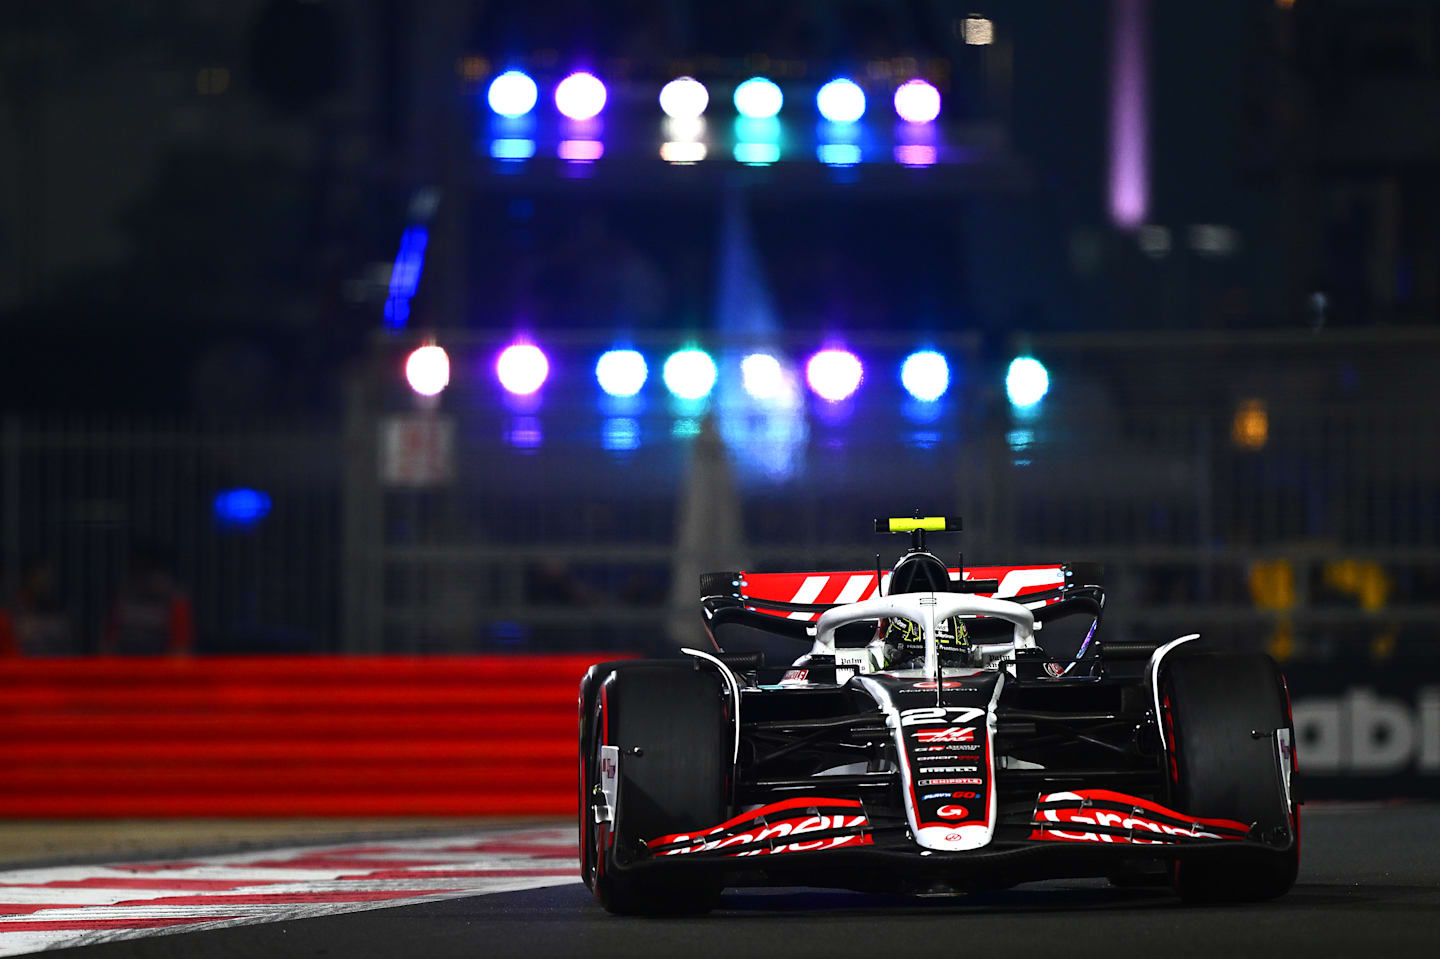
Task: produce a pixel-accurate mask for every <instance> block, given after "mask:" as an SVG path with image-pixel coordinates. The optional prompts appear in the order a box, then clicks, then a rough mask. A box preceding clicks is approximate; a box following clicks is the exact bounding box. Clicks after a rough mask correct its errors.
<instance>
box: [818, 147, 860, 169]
mask: <svg viewBox="0 0 1440 959" xmlns="http://www.w3.org/2000/svg"><path fill="white" fill-rule="evenodd" d="M815 156H816V157H817V158H818V159H819V160H820V162H821V163H823V164H825V165H826V166H855V165H856V164H857V163H859V162H860V148H859V147H858V146H856V145H855V144H853V143H822V144H820V145H819V146H818V147H816V148H815Z"/></svg>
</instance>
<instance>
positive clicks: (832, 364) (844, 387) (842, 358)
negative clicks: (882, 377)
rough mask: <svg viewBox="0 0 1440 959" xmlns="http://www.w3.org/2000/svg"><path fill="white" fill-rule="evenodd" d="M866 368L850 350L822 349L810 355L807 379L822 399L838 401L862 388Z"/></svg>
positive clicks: (806, 372)
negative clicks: (861, 383)
mask: <svg viewBox="0 0 1440 959" xmlns="http://www.w3.org/2000/svg"><path fill="white" fill-rule="evenodd" d="M864 376H865V368H864V367H863V366H861V365H860V359H859V358H858V357H857V356H856V355H855V354H854V353H851V352H850V351H849V350H821V351H820V352H819V353H816V354H815V355H814V356H812V357H810V362H809V363H808V364H807V365H806V367H805V379H806V380H807V381H808V382H809V383H810V388H811V389H812V390H814V391H815V394H816V395H817V396H819V397H820V398H821V399H824V400H829V401H830V402H831V403H838V402H839V401H840V400H843V399H846V398H847V397H849V396H850V395H851V394H853V393H854V392H855V391H856V390H857V389H859V388H860V380H861V379H862V378H863V377H864Z"/></svg>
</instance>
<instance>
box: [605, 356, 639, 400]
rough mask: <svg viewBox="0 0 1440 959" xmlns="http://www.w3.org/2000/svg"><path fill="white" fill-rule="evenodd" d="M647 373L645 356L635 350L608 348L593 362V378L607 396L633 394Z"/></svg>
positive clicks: (637, 390) (637, 391)
mask: <svg viewBox="0 0 1440 959" xmlns="http://www.w3.org/2000/svg"><path fill="white" fill-rule="evenodd" d="M649 375H650V370H649V367H647V366H646V364H645V357H643V356H641V355H640V353H638V352H637V351H635V350H609V351H608V352H606V353H603V354H601V356H600V360H599V361H598V362H597V363H596V364H595V379H596V380H597V381H599V383H600V388H601V389H602V390H604V391H605V393H606V395H607V396H622V397H623V396H634V395H635V394H636V393H639V392H640V388H641V387H643V386H644V385H645V380H646V379H647V378H648V377H649Z"/></svg>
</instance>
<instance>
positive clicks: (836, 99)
mask: <svg viewBox="0 0 1440 959" xmlns="http://www.w3.org/2000/svg"><path fill="white" fill-rule="evenodd" d="M815 106H816V108H818V109H819V111H820V115H821V116H822V117H824V118H825V119H827V120H829V121H830V122H831V123H854V122H855V121H856V120H858V119H860V118H861V117H862V116H864V115H865V91H864V90H861V89H860V86H859V84H857V83H856V82H855V81H854V80H851V79H850V78H849V77H836V78H835V79H834V80H831V81H830V82H829V83H827V84H825V85H824V86H823V87H821V88H820V92H819V93H817V94H815Z"/></svg>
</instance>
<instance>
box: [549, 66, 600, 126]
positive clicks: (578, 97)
mask: <svg viewBox="0 0 1440 959" xmlns="http://www.w3.org/2000/svg"><path fill="white" fill-rule="evenodd" d="M555 108H556V109H557V110H559V111H560V112H561V113H563V114H565V115H566V116H567V117H569V118H570V119H572V120H589V119H590V118H591V117H594V116H596V115H598V114H599V113H600V111H601V110H603V109H605V84H603V83H601V82H600V81H599V80H598V79H597V78H596V77H595V76H594V75H593V74H590V73H572V74H570V75H569V76H568V77H566V78H565V79H564V80H561V81H560V84H559V85H558V86H557V87H555Z"/></svg>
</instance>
